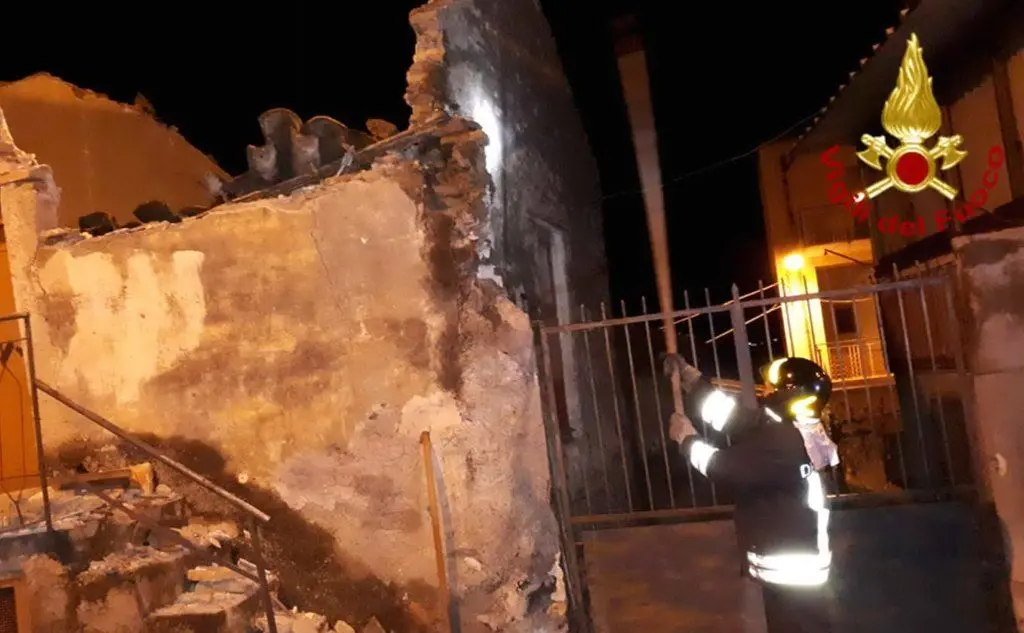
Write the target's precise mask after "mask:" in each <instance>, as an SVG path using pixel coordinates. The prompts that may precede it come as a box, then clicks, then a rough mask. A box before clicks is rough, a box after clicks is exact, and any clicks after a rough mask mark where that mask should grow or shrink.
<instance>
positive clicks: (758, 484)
mask: <svg viewBox="0 0 1024 633" xmlns="http://www.w3.org/2000/svg"><path fill="white" fill-rule="evenodd" d="M713 390H714V387H713V386H712V385H711V384H710V383H709V382H708V381H707V380H706V379H702V380H701V381H700V382H698V383H697V384H696V385H695V386H694V387H693V388H692V389H691V391H690V394H689V395H691V396H692V397H693V400H694V401H695V402H700V401H702V400H703V399H704V398H706V397H707V395H708V394H710V393H711V392H712V391H713ZM696 410H697V411H699V410H700V408H699V406H698V407H697V409H696ZM694 426H695V427H696V428H697V430H698V432H701V429H702V427H703V425H702V424H699V423H697V424H695V425H694ZM723 433H726V434H728V436H729V438H730V440H731V442H730V444H731V445H727V444H726V443H724V442H714V441H713V440H710V439H709V438H702V437H696V436H690V437H688V438H686V439H685V440H684V441H683V445H682V447H681V448H682V450H683V454H684V455H686V456H687V457H689V456H690V454H691V449H692V446H693V443H694V442H695V441H698V440H703V441H704V442H706V443H709V444H717V446H716V448H718V449H719V450H718V451H717V452H716V453H715V454H714V456H713V457H712V458H711V460H710V462H709V463H708V465H707V472H706V473H705V474H706V476H707V477H708V478H709V479H710V480H711V481H712V482H714V483H716V484H722V485H725V486H729V487H731V488H732V490H733V494H734V496H735V499H736V504H735V513H734V521H735V524H736V535H737V539H738V541H739V545H740V548H741V551H746V552H752V553H754V554H758V555H761V556H765V555H773V554H779V553H794V552H801V553H802V552H807V553H816V552H817V551H818V545H819V541H818V528H819V523H818V513H817V512H816V511H815V510H813V509H812V508H811V507H809V506H808V502H807V500H808V483H807V479H806V477H807V475H808V474H809V473H810V472H811V466H810V459H809V458H808V456H807V451H806V449H805V448H804V442H803V438H802V437H801V435H800V431H798V430H797V429H796V427H795V426H794V425H793V424H791V423H782V422H777V421H775V420H773V419H772V418H770V417H769V416H768V415H767V413H766V412H765V410H764V409H763V408H758V409H750V408H745V407H743V406H742V405H737V406H736V407H735V408H734V409H733V410H732V412H731V415H730V416H729V419H728V422H727V425H726V426H725V428H723ZM709 435H710V434H709ZM826 529H827V528H826Z"/></svg>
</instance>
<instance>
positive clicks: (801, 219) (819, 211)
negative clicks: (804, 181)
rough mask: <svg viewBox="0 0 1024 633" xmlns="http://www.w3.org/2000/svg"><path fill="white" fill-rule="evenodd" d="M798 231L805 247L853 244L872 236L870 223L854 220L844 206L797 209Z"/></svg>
mask: <svg viewBox="0 0 1024 633" xmlns="http://www.w3.org/2000/svg"><path fill="white" fill-rule="evenodd" d="M795 215H796V224H797V231H798V233H799V236H800V239H801V241H802V242H803V244H805V245H808V246H810V245H815V244H832V243H835V242H852V241H854V240H860V239H867V238H869V237H870V236H871V228H870V226H869V224H868V222H859V221H856V220H854V218H853V217H852V216H851V215H850V212H849V210H847V208H846V207H844V206H842V205H836V204H828V205H819V206H815V207H807V208H804V209H797V210H796V212H795Z"/></svg>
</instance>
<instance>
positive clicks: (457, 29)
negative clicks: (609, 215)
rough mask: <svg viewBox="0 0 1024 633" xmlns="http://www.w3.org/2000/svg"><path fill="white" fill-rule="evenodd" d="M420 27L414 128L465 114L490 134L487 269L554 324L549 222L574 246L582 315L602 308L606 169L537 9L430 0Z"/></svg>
mask: <svg viewBox="0 0 1024 633" xmlns="http://www.w3.org/2000/svg"><path fill="white" fill-rule="evenodd" d="M411 20H412V24H413V28H414V29H415V30H416V33H417V48H416V57H415V60H414V64H413V66H412V68H411V69H410V71H409V87H408V90H407V92H406V101H407V102H408V103H409V105H410V106H411V107H412V110H413V113H412V118H411V123H412V124H413V125H416V124H418V123H422V122H425V121H428V120H430V119H431V118H432V117H434V116H436V115H437V114H438V113H439V112H451V113H459V114H461V115H463V116H466V117H469V118H472V119H474V120H475V121H477V122H478V123H480V125H481V126H482V127H483V129H484V131H485V132H486V133H487V134H488V137H489V144H488V148H487V165H488V169H489V171H490V172H491V175H492V177H493V179H494V184H495V188H494V191H493V197H492V198H491V199H490V200H489V208H490V210H491V212H490V213H489V227H488V228H489V229H490V231H489V235H488V237H489V238H490V244H489V246H490V247H491V249H492V251H491V257H490V261H491V262H492V263H493V264H494V265H495V266H496V272H497V273H498V274H499V275H500V276H501V277H502V279H503V281H504V282H505V286H506V287H507V288H508V289H509V290H510V292H512V293H523V294H525V296H526V299H527V300H528V302H529V303H530V305H531V306H533V307H545V308H547V309H548V311H549V314H546V315H542V316H545V317H547V318H551V319H553V317H554V316H555V315H554V314H551V313H550V311H551V310H552V309H553V308H554V302H553V298H552V297H550V296H548V295H549V294H550V290H549V289H547V288H544V287H542V281H543V280H542V279H541V275H542V274H544V273H542V272H541V271H538V270H537V262H538V260H537V256H536V251H537V250H538V249H539V248H541V245H540V244H539V235H538V233H539V232H540V231H542V230H544V228H545V227H544V226H543V225H544V224H545V223H546V224H548V225H550V226H553V227H555V228H557V229H558V230H560V231H563V232H565V235H566V237H567V239H568V242H569V244H568V246H569V251H570V256H569V271H568V272H569V276H570V284H571V292H572V294H573V299H574V303H573V305H574V306H578V305H580V304H581V303H583V304H587V305H590V306H593V305H596V304H597V303H598V302H599V301H602V300H605V299H606V298H607V292H608V289H607V285H608V284H607V272H606V269H605V266H606V264H605V257H604V241H603V234H602V228H601V200H600V183H599V181H598V172H597V163H596V162H595V160H594V158H593V155H592V153H591V151H590V147H589V144H588V142H587V136H586V132H585V130H584V129H583V124H582V121H581V119H580V116H579V113H578V111H577V109H576V106H575V103H574V102H573V95H572V91H571V89H570V87H569V84H568V82H567V80H566V78H565V75H564V73H563V71H562V66H561V63H560V61H559V57H558V50H557V47H556V45H555V41H554V38H553V37H552V35H551V29H550V27H549V25H548V23H547V21H546V19H545V17H544V14H543V13H542V12H541V9H540V7H539V6H538V4H537V3H536V2H535V0H504V1H502V2H494V1H493V0H433V1H431V2H428V3H427V4H426V5H425V6H424V7H422V8H420V9H417V10H416V11H413V13H412V16H411ZM538 223H540V225H538ZM513 296H514V298H516V299H518V298H519V296H518V294H514V295H513ZM577 316H578V315H577Z"/></svg>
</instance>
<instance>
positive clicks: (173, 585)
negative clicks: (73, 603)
mask: <svg viewBox="0 0 1024 633" xmlns="http://www.w3.org/2000/svg"><path fill="white" fill-rule="evenodd" d="M192 563H193V560H192V554H191V552H189V551H188V550H186V549H184V548H181V547H175V548H167V549H155V548H152V547H136V546H132V545H129V546H126V547H125V549H124V550H122V551H120V552H115V553H114V554H110V555H109V556H107V557H105V558H104V559H102V560H99V561H93V562H92V563H91V564H90V565H89V568H88V569H86V570H85V571H83V572H82V573H81V574H79V575H78V577H77V578H76V579H75V585H76V589H77V596H78V599H79V602H78V606H77V608H76V615H77V619H78V624H79V626H80V627H81V630H82V631H85V632H86V633H88V632H89V631H105V630H106V629H107V628H108V625H109V623H110V622H115V621H116V622H119V623H120V625H121V626H123V627H125V630H140V629H141V627H142V625H143V622H144V621H145V618H146V616H147V615H148V614H149V613H151V612H152V611H155V610H158V609H160V608H162V607H165V606H167V605H170V604H173V603H174V602H175V601H176V600H177V599H178V597H179V596H180V595H181V594H182V593H183V592H184V591H185V586H186V576H185V572H186V570H187V569H188V568H189V566H190V565H191V564H192Z"/></svg>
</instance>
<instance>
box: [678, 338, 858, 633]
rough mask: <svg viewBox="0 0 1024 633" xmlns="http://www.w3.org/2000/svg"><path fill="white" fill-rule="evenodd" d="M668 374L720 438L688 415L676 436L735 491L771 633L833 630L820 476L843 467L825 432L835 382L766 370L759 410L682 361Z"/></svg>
mask: <svg viewBox="0 0 1024 633" xmlns="http://www.w3.org/2000/svg"><path fill="white" fill-rule="evenodd" d="M666 369H667V370H677V371H679V374H680V379H681V383H682V387H683V389H684V391H685V392H686V394H687V400H688V401H689V402H690V403H692V404H691V405H690V406H695V410H696V412H697V413H698V414H699V416H698V417H699V418H700V419H702V420H703V421H704V423H705V425H706V426H708V427H711V429H713V430H714V431H715V433H714V434H712V433H707V437H702V436H701V435H700V434H698V432H697V430H696V428H695V427H694V425H693V424H691V423H690V421H689V420H688V419H687V418H686V417H685V416H678V415H675V416H673V420H672V428H671V429H670V433H671V436H672V439H673V440H675V441H677V442H679V443H680V448H681V450H682V452H683V454H684V455H685V456H686V457H687V458H688V460H689V461H690V464H691V465H692V466H693V467H694V468H695V469H696V470H697V471H699V472H700V473H701V474H702V475H704V476H705V477H707V478H708V479H709V480H711V481H712V482H714V483H718V484H722V485H725V486H731V487H732V489H733V492H734V495H735V499H736V503H735V512H734V515H733V518H734V523H735V525H736V536H737V541H738V543H739V546H740V551H741V552H743V555H744V556H745V561H744V563H745V565H744V567H745V569H746V572H747V573H748V574H749V575H750V576H751V577H752V578H753V579H755V580H756V581H758V582H759V583H760V584H761V585H762V588H763V594H764V604H765V615H766V619H767V621H768V630H769V632H771V633H775V632H780V633H781V632H785V633H802V632H807V633H823V632H827V631H830V630H831V626H830V624H829V618H828V613H827V608H826V604H827V602H826V595H825V591H824V590H825V585H826V583H827V581H828V574H829V567H830V565H831V559H832V554H831V550H830V549H829V541H828V519H829V511H828V508H827V507H826V504H825V491H824V486H823V484H822V479H821V475H820V471H822V470H824V469H826V468H829V467H832V466H836V465H838V463H839V457H838V451H837V450H836V445H835V444H834V443H833V442H832V440H831V439H830V438H829V437H828V435H827V434H826V433H825V429H824V427H823V426H822V424H821V414H822V410H823V409H824V407H825V405H826V404H827V403H828V399H829V397H830V395H831V393H832V381H831V380H830V379H829V377H828V375H827V374H826V373H825V371H824V370H823V369H822V368H821V367H819V366H818V365H817V364H816V363H813V362H811V361H809V360H807V359H804V358H783V359H779V360H776V361H774V362H773V363H771V364H770V365H768V366H767V367H766V368H765V369H764V371H763V374H764V376H765V382H766V384H767V385H768V387H769V389H771V392H770V393H769V394H768V395H766V396H764V397H763V398H761V400H760V402H759V407H758V408H756V409H749V408H745V407H743V406H742V405H741V404H740V403H739V402H738V401H737V400H736V398H734V397H733V396H732V395H729V394H727V393H726V392H724V391H722V390H720V389H717V388H715V387H714V386H712V384H711V383H710V381H708V380H707V378H705V377H704V376H703V375H702V374H701V373H700V371H699V370H697V369H696V368H695V367H693V366H692V365H690V364H689V363H687V362H686V361H685V360H683V359H682V357H680V356H678V355H672V356H669V357H668V358H667V359H666ZM702 426H704V425H702ZM714 435H721V436H722V437H724V436H725V435H728V437H729V438H730V439H731V441H730V442H728V443H725V442H716V441H715V440H714V439H713V436H714Z"/></svg>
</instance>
